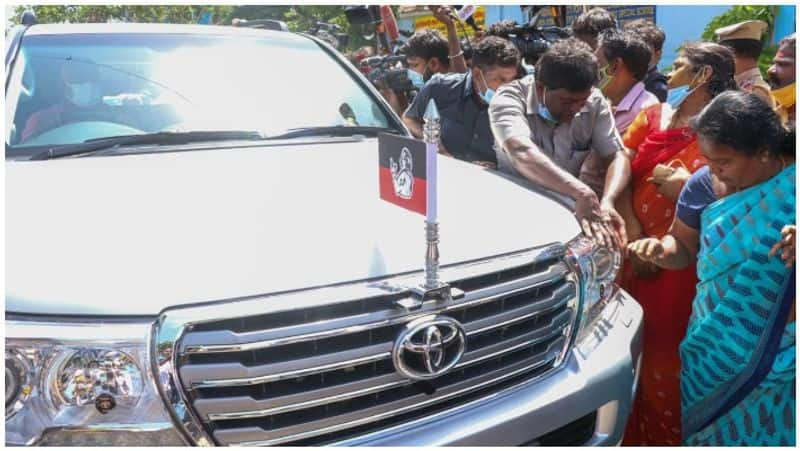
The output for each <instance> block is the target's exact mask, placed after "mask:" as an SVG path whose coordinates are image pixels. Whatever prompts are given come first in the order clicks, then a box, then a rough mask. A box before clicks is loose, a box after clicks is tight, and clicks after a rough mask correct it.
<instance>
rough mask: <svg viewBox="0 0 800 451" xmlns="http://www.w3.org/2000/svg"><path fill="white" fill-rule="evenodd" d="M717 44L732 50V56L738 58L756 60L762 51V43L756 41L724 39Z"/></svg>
mask: <svg viewBox="0 0 800 451" xmlns="http://www.w3.org/2000/svg"><path fill="white" fill-rule="evenodd" d="M719 43H720V44H722V45H724V46H725V47H728V48H730V49H731V50H733V54H734V55H736V56H738V57H740V58H754V59H758V57H759V56H761V51H762V50H764V43H763V42H762V41H760V40H756V39H726V40H724V41H720V42H719Z"/></svg>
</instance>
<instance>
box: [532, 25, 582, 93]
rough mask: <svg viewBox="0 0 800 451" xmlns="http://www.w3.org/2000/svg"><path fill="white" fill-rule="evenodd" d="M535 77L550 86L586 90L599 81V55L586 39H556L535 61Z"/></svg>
mask: <svg viewBox="0 0 800 451" xmlns="http://www.w3.org/2000/svg"><path fill="white" fill-rule="evenodd" d="M536 81H537V82H539V83H541V84H543V85H544V86H546V87H547V88H548V89H561V88H564V89H566V90H567V91H573V92H574V91H585V90H587V89H589V88H591V87H592V85H594V84H595V83H596V82H597V58H596V57H595V56H594V53H592V48H591V47H589V45H588V44H586V43H585V42H583V41H580V40H578V39H575V38H569V39H563V40H560V41H556V42H555V43H554V44H553V45H551V46H550V48H549V49H547V51H546V52H544V54H543V55H542V57H541V58H540V59H539V62H538V64H536Z"/></svg>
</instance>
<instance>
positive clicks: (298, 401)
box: [194, 373, 411, 421]
mask: <svg viewBox="0 0 800 451" xmlns="http://www.w3.org/2000/svg"><path fill="white" fill-rule="evenodd" d="M410 383H411V382H410V381H409V380H408V379H405V378H404V377H402V376H400V375H399V374H396V373H392V374H387V375H384V376H378V377H373V378H370V379H365V380H362V381H358V382H351V383H348V384H341V385H335V386H332V387H326V388H322V389H319V390H312V391H305V392H301V393H299V394H294V395H288V396H281V397H276V398H268V399H266V400H256V399H253V398H251V397H243V396H242V397H234V398H215V399H198V400H197V401H196V402H195V404H194V406H195V408H196V409H197V411H198V413H200V415H202V416H203V417H204V418H209V419H210V420H212V421H213V420H223V419H233V418H248V417H262V416H267V415H274V414H278V413H284V412H289V411H292V410H301V409H307V408H311V407H315V406H318V405H322V404H328V403H331V402H337V401H343V400H345V399H349V398H355V397H358V396H364V395H367V394H369V393H374V392H376V391H380V390H386V389H389V388H392V387H399V386H400V385H406V384H410Z"/></svg>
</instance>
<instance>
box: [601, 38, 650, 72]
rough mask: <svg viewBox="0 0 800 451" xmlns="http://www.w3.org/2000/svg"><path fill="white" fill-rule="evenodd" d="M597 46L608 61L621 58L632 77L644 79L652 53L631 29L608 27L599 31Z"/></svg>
mask: <svg viewBox="0 0 800 451" xmlns="http://www.w3.org/2000/svg"><path fill="white" fill-rule="evenodd" d="M598 46H599V47H600V48H602V49H603V55H604V56H605V57H606V60H608V62H609V63H610V62H612V61H614V60H616V59H617V58H621V59H622V62H623V63H625V66H626V67H627V68H628V71H630V73H631V75H632V76H633V78H635V79H636V80H638V81H642V80H644V77H645V76H646V75H647V69H648V67H649V66H650V57H651V56H652V53H653V52H651V51H650V46H649V45H647V43H646V42H644V39H642V38H640V37H638V36H637V35H636V34H634V33H633V32H632V31H625V30H619V29H617V28H609V29H607V30H603V31H602V32H601V33H600V35H599V41H598Z"/></svg>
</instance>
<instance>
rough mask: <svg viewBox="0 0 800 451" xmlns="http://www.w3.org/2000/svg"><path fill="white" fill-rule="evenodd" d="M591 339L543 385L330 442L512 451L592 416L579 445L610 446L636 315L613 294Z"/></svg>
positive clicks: (633, 350)
mask: <svg viewBox="0 0 800 451" xmlns="http://www.w3.org/2000/svg"><path fill="white" fill-rule="evenodd" d="M602 318H603V320H601V321H599V322H598V323H597V324H596V325H595V326H594V329H595V330H594V331H593V333H591V334H590V335H589V336H588V337H587V338H586V339H584V340H583V341H581V342H579V343H576V345H575V346H574V347H573V348H572V349H571V352H570V354H569V357H568V358H567V360H566V362H565V363H564V365H563V366H562V367H561V368H560V369H558V370H557V371H555V372H554V373H553V374H551V375H550V376H549V377H547V378H545V379H542V380H539V381H536V382H533V383H523V384H521V385H519V386H517V387H512V388H510V389H508V390H506V391H505V392H501V393H497V394H495V395H492V396H490V397H488V398H484V399H481V400H477V401H474V402H472V403H470V404H466V405H462V406H459V407H457V408H454V409H452V410H450V411H446V412H442V413H440V414H437V415H435V416H433V417H426V418H423V419H420V420H417V421H414V422H409V423H406V424H403V425H400V426H396V427H394V428H391V429H386V430H382V431H379V432H375V433H372V434H369V435H365V436H360V437H357V438H353V439H349V440H345V441H341V442H337V443H336V445H348V446H350V445H374V446H445V445H459V446H490V445H494V446H515V445H520V444H535V443H536V439H537V438H538V437H541V436H543V435H545V434H547V433H549V432H552V431H556V430H557V429H559V428H561V427H562V426H566V425H568V424H570V423H572V422H573V421H576V420H578V419H580V418H582V417H585V416H586V415H587V414H591V413H592V412H596V415H597V416H596V418H597V419H596V423H595V428H594V433H593V434H592V436H591V438H590V439H589V440H588V441H586V442H584V443H583V444H584V445H589V446H596V445H600V446H602V445H617V444H619V443H620V441H621V440H622V435H623V432H624V430H625V423H626V422H627V420H628V415H629V414H630V409H631V404H632V401H633V398H634V393H635V391H636V382H637V381H638V377H639V374H638V366H639V362H640V357H641V353H642V324H643V323H642V308H641V307H640V306H639V304H638V303H637V302H636V301H635V300H634V299H633V298H632V297H630V295H628V294H627V293H625V292H624V291H622V290H620V291H619V293H618V294H617V296H616V297H615V299H613V300H612V301H611V302H609V304H608V305H607V306H606V308H605V309H604V311H603V313H602Z"/></svg>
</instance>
